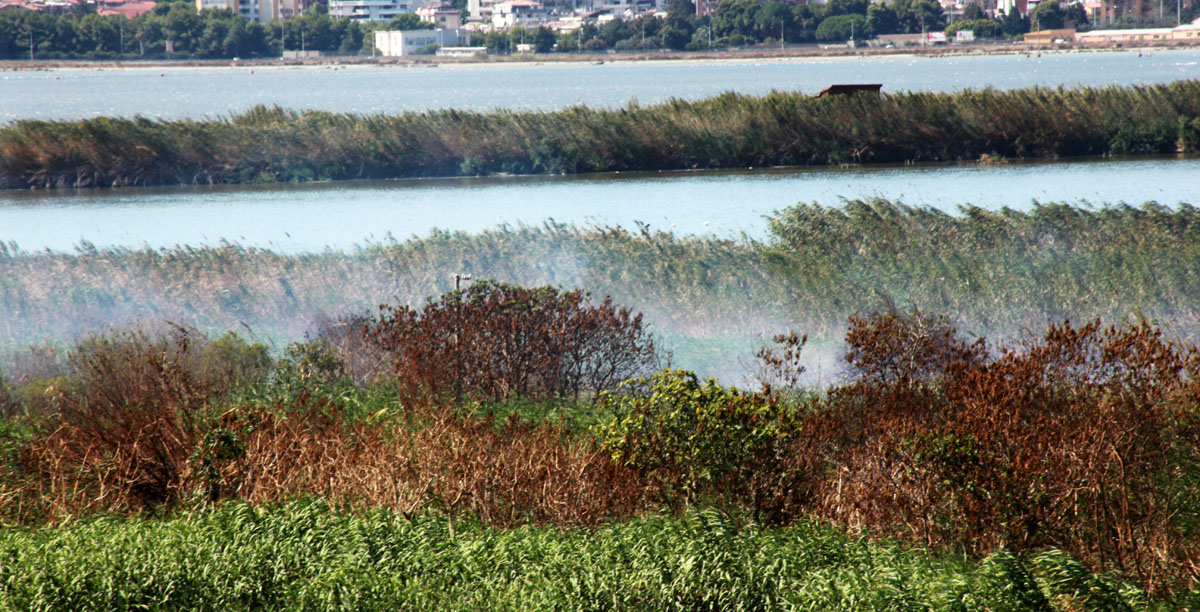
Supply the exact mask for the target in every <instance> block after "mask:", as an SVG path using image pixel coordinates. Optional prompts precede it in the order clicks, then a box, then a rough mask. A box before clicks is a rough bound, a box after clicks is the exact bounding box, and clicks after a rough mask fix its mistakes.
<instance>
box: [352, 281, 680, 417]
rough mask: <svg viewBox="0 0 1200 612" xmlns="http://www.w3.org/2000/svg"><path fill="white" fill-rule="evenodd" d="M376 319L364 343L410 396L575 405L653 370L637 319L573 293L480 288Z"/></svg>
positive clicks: (654, 357) (653, 358) (652, 353)
mask: <svg viewBox="0 0 1200 612" xmlns="http://www.w3.org/2000/svg"><path fill="white" fill-rule="evenodd" d="M381 312H382V315H381V317H380V319H379V320H378V321H377V322H376V323H375V324H374V325H372V326H371V327H370V328H369V329H368V330H367V334H368V337H369V338H370V339H371V340H372V341H373V342H374V343H375V344H376V345H377V346H379V347H380V348H382V349H383V350H385V351H387V352H389V353H390V354H391V355H392V356H393V371H394V372H395V374H396V376H397V377H398V379H399V380H400V382H401V383H402V384H404V385H407V386H408V388H409V389H410V391H420V392H424V393H431V394H434V395H438V394H443V393H449V394H451V395H454V396H460V395H462V394H464V393H479V394H482V395H484V396H486V397H490V398H493V399H500V398H506V397H510V396H514V395H524V396H538V397H556V396H572V397H578V396H580V394H584V393H591V392H596V391H600V390H604V389H610V388H613V387H615V386H616V385H617V383H619V382H621V381H622V380H625V379H626V378H629V377H631V376H636V375H638V374H643V373H647V372H648V371H650V370H653V369H654V367H655V366H656V365H657V362H658V354H657V351H656V350H655V346H654V341H653V339H652V338H651V337H650V334H649V332H648V330H647V329H646V325H645V324H644V323H643V322H642V316H641V315H640V314H634V313H633V311H632V310H631V309H629V308H623V307H620V306H617V305H615V304H613V303H612V300H611V299H610V298H608V297H605V298H604V299H603V300H601V301H600V302H593V301H592V300H591V299H590V298H589V296H588V295H587V294H586V293H584V292H583V291H579V290H575V291H560V290H558V289H555V288H553V287H540V288H536V289H526V288H523V287H516V286H512V285H505V284H501V283H496V282H490V281H483V282H478V283H475V284H474V285H472V286H470V287H469V288H467V289H463V290H456V291H453V292H450V293H446V294H444V295H442V296H441V298H439V299H438V300H437V301H430V302H429V303H427V304H426V305H425V307H424V308H422V309H420V310H417V309H413V308H409V307H407V306H386V305H385V306H382V307H381Z"/></svg>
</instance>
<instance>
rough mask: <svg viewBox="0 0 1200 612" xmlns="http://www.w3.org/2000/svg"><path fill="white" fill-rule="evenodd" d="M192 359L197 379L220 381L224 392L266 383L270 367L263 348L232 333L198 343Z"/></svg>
mask: <svg viewBox="0 0 1200 612" xmlns="http://www.w3.org/2000/svg"><path fill="white" fill-rule="evenodd" d="M196 359H197V360H198V361H199V363H198V364H197V365H196V368H197V369H198V370H199V371H200V373H201V376H203V377H204V378H206V379H209V380H214V381H222V385H223V386H225V387H226V392H228V391H232V390H235V389H239V388H245V387H250V386H255V385H259V384H261V383H263V382H266V380H267V378H268V376H269V375H270V373H271V368H272V363H271V356H270V354H269V353H268V351H267V347H266V345H264V344H261V343H258V342H255V343H250V342H247V341H246V340H244V339H243V338H242V337H241V336H239V335H237V334H235V333H233V332H226V333H225V334H224V335H222V336H220V337H219V338H217V339H216V340H210V341H207V342H204V343H202V344H201V345H200V348H199V350H198V351H197V354H196Z"/></svg>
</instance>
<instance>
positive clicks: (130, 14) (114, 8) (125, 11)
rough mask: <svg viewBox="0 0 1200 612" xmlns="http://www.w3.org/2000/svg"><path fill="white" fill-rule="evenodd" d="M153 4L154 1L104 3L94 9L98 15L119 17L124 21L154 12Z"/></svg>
mask: <svg viewBox="0 0 1200 612" xmlns="http://www.w3.org/2000/svg"><path fill="white" fill-rule="evenodd" d="M155 4H156V3H155V2H154V0H145V1H143V2H122V3H120V4H116V3H111V2H105V3H103V4H101V5H100V6H99V7H98V8H97V9H96V13H97V14H99V15H120V16H122V17H124V18H126V19H133V18H135V17H141V16H142V15H145V14H146V13H149V12H150V11H152V10H154V5H155Z"/></svg>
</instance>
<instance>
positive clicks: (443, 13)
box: [417, 4, 462, 30]
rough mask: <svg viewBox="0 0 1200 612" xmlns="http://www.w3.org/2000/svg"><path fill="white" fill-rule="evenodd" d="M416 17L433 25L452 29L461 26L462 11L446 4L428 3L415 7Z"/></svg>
mask: <svg viewBox="0 0 1200 612" xmlns="http://www.w3.org/2000/svg"><path fill="white" fill-rule="evenodd" d="M417 17H420V18H421V21H428V22H429V23H432V24H433V25H435V26H437V27H439V28H442V29H446V30H454V29H457V28H461V27H462V11H460V10H458V9H455V8H451V7H449V6H446V5H438V4H429V5H426V6H422V7H421V8H419V9H417Z"/></svg>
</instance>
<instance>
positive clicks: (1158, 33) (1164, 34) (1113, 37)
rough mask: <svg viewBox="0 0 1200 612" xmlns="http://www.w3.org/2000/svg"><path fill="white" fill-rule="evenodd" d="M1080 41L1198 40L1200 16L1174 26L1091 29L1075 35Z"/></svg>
mask: <svg viewBox="0 0 1200 612" xmlns="http://www.w3.org/2000/svg"><path fill="white" fill-rule="evenodd" d="M1075 40H1077V41H1078V42H1081V43H1101V44H1107V43H1126V42H1171V41H1191V42H1200V17H1198V18H1196V19H1195V20H1194V21H1192V22H1191V23H1185V24H1183V25H1181V26H1178V27H1174V28H1138V29H1135V30H1092V31H1091V32H1083V33H1081V34H1079V35H1077V36H1076V37H1075Z"/></svg>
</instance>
